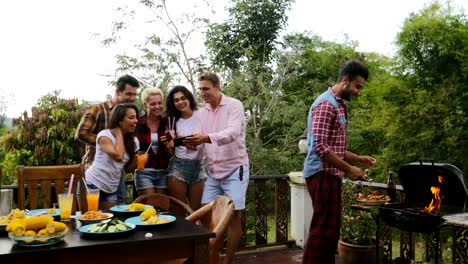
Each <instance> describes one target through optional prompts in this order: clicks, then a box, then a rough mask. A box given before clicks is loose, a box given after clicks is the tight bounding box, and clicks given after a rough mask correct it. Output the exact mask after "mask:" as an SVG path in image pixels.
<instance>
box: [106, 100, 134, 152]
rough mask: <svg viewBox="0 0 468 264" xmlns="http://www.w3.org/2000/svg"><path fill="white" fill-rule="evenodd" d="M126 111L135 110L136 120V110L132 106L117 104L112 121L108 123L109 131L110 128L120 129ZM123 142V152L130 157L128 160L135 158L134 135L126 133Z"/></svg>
mask: <svg viewBox="0 0 468 264" xmlns="http://www.w3.org/2000/svg"><path fill="white" fill-rule="evenodd" d="M128 109H133V110H135V113H136V116H137V118H138V116H139V114H138V108H137V106H136V105H134V104H118V105H117V106H116V107H115V109H114V112H113V113H112V119H111V123H110V127H109V128H110V129H112V128H117V127H120V126H119V123H120V121H122V120H123V119H124V118H125V116H126V115H127V110H128ZM123 140H124V146H125V151H126V152H127V154H128V156H129V157H130V160H132V159H133V158H135V148H136V146H135V133H126V134H125V135H123Z"/></svg>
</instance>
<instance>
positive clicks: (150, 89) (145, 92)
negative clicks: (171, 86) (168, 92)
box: [140, 87, 166, 111]
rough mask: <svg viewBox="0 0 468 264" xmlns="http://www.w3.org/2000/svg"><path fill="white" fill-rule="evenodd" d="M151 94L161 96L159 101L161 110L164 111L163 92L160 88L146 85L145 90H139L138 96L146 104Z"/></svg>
mask: <svg viewBox="0 0 468 264" xmlns="http://www.w3.org/2000/svg"><path fill="white" fill-rule="evenodd" d="M153 95H159V96H161V102H162V103H163V111H166V110H165V109H166V107H165V105H164V92H163V91H162V90H161V89H159V88H156V87H148V88H146V89H145V90H143V92H141V95H140V98H141V101H142V102H143V104H146V103H147V102H148V99H149V98H150V96H153ZM145 107H146V106H145Z"/></svg>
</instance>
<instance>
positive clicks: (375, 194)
mask: <svg viewBox="0 0 468 264" xmlns="http://www.w3.org/2000/svg"><path fill="white" fill-rule="evenodd" d="M367 192H368V194H367V195H365V194H363V193H358V197H357V200H359V201H389V200H390V197H388V195H385V194H381V193H380V192H379V191H373V190H368V191H367Z"/></svg>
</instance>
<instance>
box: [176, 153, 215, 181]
mask: <svg viewBox="0 0 468 264" xmlns="http://www.w3.org/2000/svg"><path fill="white" fill-rule="evenodd" d="M168 176H169V177H175V178H176V179H178V180H180V181H183V182H185V183H187V184H189V185H192V184H194V183H196V182H197V181H199V180H204V179H206V178H207V175H206V171H205V165H204V162H203V160H189V159H181V158H178V157H174V158H173V159H172V161H171V164H170V166H169V172H168Z"/></svg>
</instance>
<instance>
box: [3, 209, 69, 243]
mask: <svg viewBox="0 0 468 264" xmlns="http://www.w3.org/2000/svg"><path fill="white" fill-rule="evenodd" d="M51 219H52V217H50V216H33V217H28V218H26V219H25V220H19V221H18V220H15V221H13V222H11V223H10V224H9V225H8V231H9V233H8V236H9V237H10V238H11V239H12V240H13V241H15V244H17V245H18V246H24V247H41V246H47V245H52V244H56V243H59V242H61V241H63V239H64V237H65V235H66V234H67V233H68V227H67V226H66V225H65V224H64V223H62V222H57V221H50V220H51Z"/></svg>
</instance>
